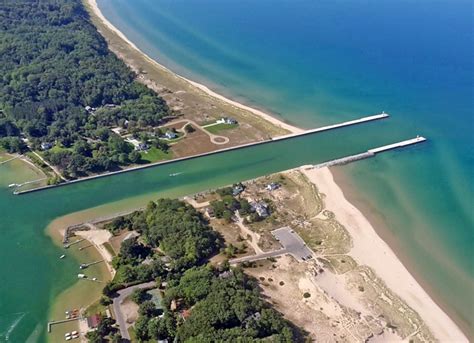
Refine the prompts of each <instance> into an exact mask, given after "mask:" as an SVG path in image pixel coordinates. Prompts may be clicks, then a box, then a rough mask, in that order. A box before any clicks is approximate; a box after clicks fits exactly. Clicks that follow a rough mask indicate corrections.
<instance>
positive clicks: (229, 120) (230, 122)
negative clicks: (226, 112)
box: [216, 117, 237, 125]
mask: <svg viewBox="0 0 474 343" xmlns="http://www.w3.org/2000/svg"><path fill="white" fill-rule="evenodd" d="M216 123H217V124H228V125H233V124H237V120H235V119H234V118H229V117H223V118H221V119H218V120H216Z"/></svg>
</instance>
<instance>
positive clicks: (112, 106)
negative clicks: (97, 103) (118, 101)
mask: <svg viewBox="0 0 474 343" xmlns="http://www.w3.org/2000/svg"><path fill="white" fill-rule="evenodd" d="M104 107H105V108H115V107H117V105H115V104H105V105H104Z"/></svg>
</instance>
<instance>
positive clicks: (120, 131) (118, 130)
mask: <svg viewBox="0 0 474 343" xmlns="http://www.w3.org/2000/svg"><path fill="white" fill-rule="evenodd" d="M111 130H112V132H113V133H116V134H117V135H119V136H122V135H124V134H125V133H126V132H127V130H125V129H123V128H121V127H114V128H112V129H111Z"/></svg>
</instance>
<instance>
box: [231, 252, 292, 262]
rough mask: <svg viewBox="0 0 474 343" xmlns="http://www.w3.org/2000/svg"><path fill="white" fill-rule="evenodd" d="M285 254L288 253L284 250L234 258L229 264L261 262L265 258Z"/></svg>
mask: <svg viewBox="0 0 474 343" xmlns="http://www.w3.org/2000/svg"><path fill="white" fill-rule="evenodd" d="M287 253H288V250H286V249H279V250H273V251H269V252H264V253H261V254H257V255H251V256H244V257H239V258H234V259H233V260H230V261H229V263H230V264H237V263H242V262H253V261H258V260H263V259H265V258H270V257H277V256H281V255H285V254H287Z"/></svg>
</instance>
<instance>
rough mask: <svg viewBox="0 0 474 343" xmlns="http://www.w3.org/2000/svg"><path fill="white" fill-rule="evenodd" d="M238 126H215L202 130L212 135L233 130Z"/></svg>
mask: <svg viewBox="0 0 474 343" xmlns="http://www.w3.org/2000/svg"><path fill="white" fill-rule="evenodd" d="M238 126H239V124H216V125H212V126H209V127H205V128H204V129H206V130H207V131H208V132H210V133H212V134H217V133H219V132H220V131H224V130H231V129H235V128H236V127H238Z"/></svg>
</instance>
